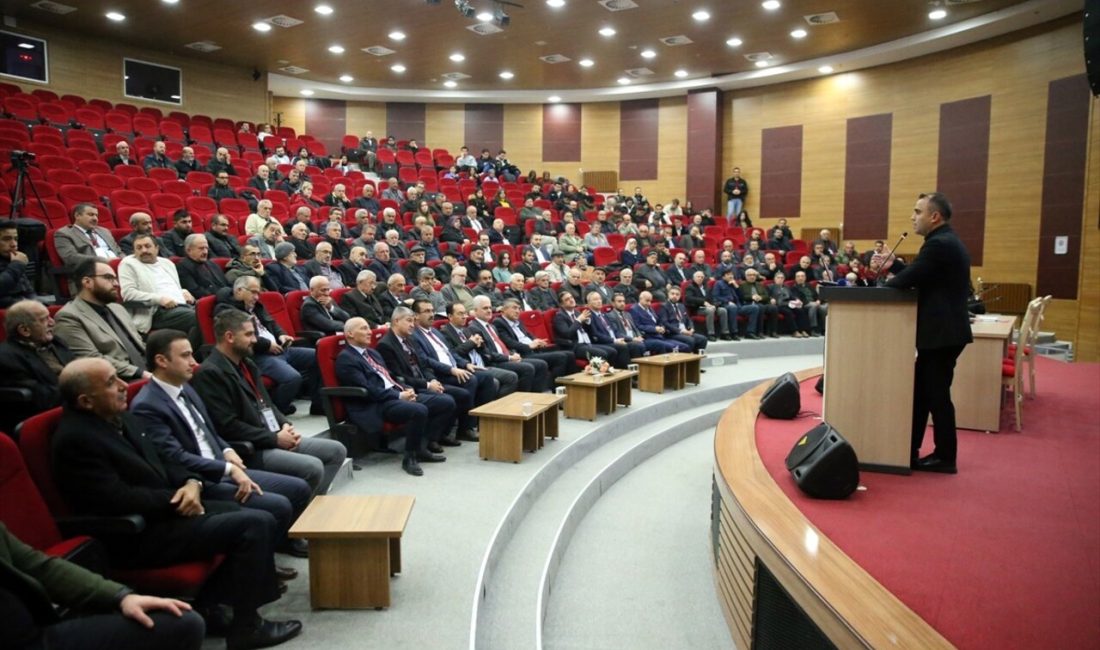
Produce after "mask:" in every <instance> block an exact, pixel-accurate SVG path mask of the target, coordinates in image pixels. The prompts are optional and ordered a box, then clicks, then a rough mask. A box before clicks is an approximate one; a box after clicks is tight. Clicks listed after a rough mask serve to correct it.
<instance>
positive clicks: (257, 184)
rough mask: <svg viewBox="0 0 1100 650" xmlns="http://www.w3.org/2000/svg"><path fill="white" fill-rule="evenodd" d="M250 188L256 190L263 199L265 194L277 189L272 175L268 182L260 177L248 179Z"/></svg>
mask: <svg viewBox="0 0 1100 650" xmlns="http://www.w3.org/2000/svg"><path fill="white" fill-rule="evenodd" d="M248 187H251V188H255V189H256V191H257V192H259V193H260V196H261V197H262V196H263V193H264V192H266V191H268V190H273V189H275V181H273V180H271V176H270V175H269V176H268V177H267V180H266V181H265V180H263V179H262V178H260V177H259V176H253V177H252V178H250V179H248Z"/></svg>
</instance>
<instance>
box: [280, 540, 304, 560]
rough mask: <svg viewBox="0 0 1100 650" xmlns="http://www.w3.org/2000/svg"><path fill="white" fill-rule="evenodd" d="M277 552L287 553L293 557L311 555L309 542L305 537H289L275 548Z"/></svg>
mask: <svg viewBox="0 0 1100 650" xmlns="http://www.w3.org/2000/svg"><path fill="white" fill-rule="evenodd" d="M275 552H276V553H285V554H287V555H290V556H293V557H309V542H307V541H306V540H304V539H288V540H286V541H284V542H283V543H282V544H279V547H278V548H276V549H275Z"/></svg>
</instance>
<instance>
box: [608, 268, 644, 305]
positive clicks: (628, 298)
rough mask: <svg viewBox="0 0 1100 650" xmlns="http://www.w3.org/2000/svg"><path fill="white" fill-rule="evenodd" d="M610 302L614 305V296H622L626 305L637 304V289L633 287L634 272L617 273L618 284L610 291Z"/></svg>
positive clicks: (623, 271)
mask: <svg viewBox="0 0 1100 650" xmlns="http://www.w3.org/2000/svg"><path fill="white" fill-rule="evenodd" d="M611 291H612V294H613V295H612V296H611V302H612V304H614V302H615V296H622V297H623V300H624V301H625V302H626V304H627V305H633V304H634V303H636V302H638V288H637V287H635V286H634V271H632V270H630V269H623V270H621V271H619V284H617V285H615V288H614V289H612V290H611Z"/></svg>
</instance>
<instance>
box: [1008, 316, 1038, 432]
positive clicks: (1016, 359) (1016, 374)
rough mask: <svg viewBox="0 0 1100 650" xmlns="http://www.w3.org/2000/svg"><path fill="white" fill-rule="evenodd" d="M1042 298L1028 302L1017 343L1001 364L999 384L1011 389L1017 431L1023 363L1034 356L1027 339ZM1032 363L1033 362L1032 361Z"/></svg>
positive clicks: (1021, 407)
mask: <svg viewBox="0 0 1100 650" xmlns="http://www.w3.org/2000/svg"><path fill="white" fill-rule="evenodd" d="M1042 303H1043V299H1042V298H1036V299H1034V300H1032V301H1031V302H1029V303H1028V305H1027V312H1025V313H1024V317H1023V319H1022V321H1021V322H1020V331H1019V333H1018V335H1017V338H1016V340H1017V344H1016V345H1015V347H1014V348H1013V349H1012V352H1011V354H1010V355H1009V356H1008V358H1007V359H1005V360H1004V362H1003V363H1002V364H1001V386H1002V387H1003V388H1004V389H1006V390H1011V391H1012V401H1013V403H1014V405H1015V408H1016V431H1017V432H1019V431H1020V428H1021V426H1022V425H1023V417H1022V412H1023V402H1024V364H1025V363H1028V361H1027V359H1028V357H1029V356H1034V354H1035V353H1034V351H1032V352H1031V353H1030V355H1029V352H1028V345H1026V343H1027V342H1028V341H1032V340H1033V337H1032V333H1031V332H1032V328H1033V327H1035V326H1036V325H1037V324H1038V320H1039V314H1040V312H1041V310H1042ZM1032 363H1034V362H1032ZM1032 377H1033V378H1032V380H1031V381H1032V383H1031V386H1032V389H1033V390H1034V387H1035V380H1034V375H1032Z"/></svg>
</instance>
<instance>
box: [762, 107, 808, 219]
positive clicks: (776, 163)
mask: <svg viewBox="0 0 1100 650" xmlns="http://www.w3.org/2000/svg"><path fill="white" fill-rule="evenodd" d="M760 149H761V151H760V215H759V216H760V217H762V218H764V219H777V218H779V217H784V218H787V219H792V218H796V217H798V216H799V215H800V214H801V212H802V125H801V124H799V125H798V126H781V127H777V128H774V129H764V130H763V131H761V133H760ZM749 191H750V192H751V191H752V185H751V184H750V185H749ZM750 216H751V215H750Z"/></svg>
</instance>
